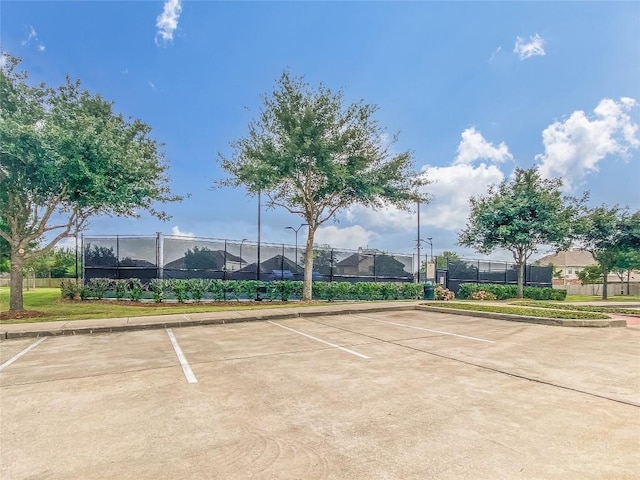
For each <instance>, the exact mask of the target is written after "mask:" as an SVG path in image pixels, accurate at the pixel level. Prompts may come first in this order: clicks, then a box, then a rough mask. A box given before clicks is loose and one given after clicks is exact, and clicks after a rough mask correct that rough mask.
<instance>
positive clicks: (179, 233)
mask: <svg viewBox="0 0 640 480" xmlns="http://www.w3.org/2000/svg"><path fill="white" fill-rule="evenodd" d="M171 235H175V236H177V237H195V236H196V235H195V234H194V233H192V232H182V231H180V228H179V227H178V226H177V225H175V226H173V227H171Z"/></svg>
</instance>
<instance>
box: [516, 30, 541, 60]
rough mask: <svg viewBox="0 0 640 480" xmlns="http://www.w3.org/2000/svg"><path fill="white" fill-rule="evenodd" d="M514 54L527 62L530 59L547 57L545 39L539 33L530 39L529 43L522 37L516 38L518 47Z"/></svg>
mask: <svg viewBox="0 0 640 480" xmlns="http://www.w3.org/2000/svg"><path fill="white" fill-rule="evenodd" d="M513 52H514V53H517V54H518V55H519V56H520V60H526V59H527V58H530V57H537V56H543V55H545V51H544V39H543V38H542V37H541V36H540V35H538V34H537V33H536V34H535V35H533V36H531V37H529V43H527V42H526V40H525V39H524V38H522V37H517V38H516V45H515V47H514V48H513Z"/></svg>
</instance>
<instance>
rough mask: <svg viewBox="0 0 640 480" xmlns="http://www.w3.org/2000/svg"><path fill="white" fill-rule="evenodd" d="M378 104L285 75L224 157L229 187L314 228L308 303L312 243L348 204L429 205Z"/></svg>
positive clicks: (306, 291)
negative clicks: (259, 197) (320, 229)
mask: <svg viewBox="0 0 640 480" xmlns="http://www.w3.org/2000/svg"><path fill="white" fill-rule="evenodd" d="M376 110H377V107H375V106H373V105H368V104H365V103H364V102H362V101H360V102H357V103H353V104H350V105H345V102H344V96H343V93H342V92H341V91H338V92H333V91H331V90H330V89H328V88H327V87H325V86H324V85H320V86H319V87H318V88H317V89H312V88H311V86H310V85H309V84H307V83H305V82H304V80H303V79H302V78H292V77H291V76H290V75H289V74H288V73H287V72H285V73H283V74H282V76H281V77H280V79H279V80H278V82H277V85H276V88H275V90H274V91H273V93H271V94H270V95H265V96H264V97H263V107H262V109H261V112H260V115H259V117H258V118H257V119H255V120H253V121H252V122H251V123H250V124H249V132H248V134H247V136H245V137H244V138H241V139H240V140H237V141H235V142H233V143H232V144H231V146H232V148H233V154H232V156H230V157H229V156H224V155H222V154H220V155H219V160H220V163H221V166H222V168H223V169H224V170H225V171H226V172H227V173H228V174H229V178H227V179H226V180H223V181H221V182H219V185H222V186H232V187H238V186H244V187H246V189H247V191H248V192H249V194H251V195H258V194H260V193H262V194H264V195H266V197H267V198H268V206H270V207H276V206H279V207H283V208H285V209H286V210H288V211H289V212H291V213H293V214H296V215H300V216H301V217H302V219H304V222H305V223H307V224H308V225H309V229H308V238H307V242H306V249H305V251H306V255H305V281H304V291H303V298H305V299H310V298H311V278H312V277H311V275H312V271H313V239H314V235H315V232H316V230H317V229H318V227H319V226H320V225H322V224H323V223H325V222H326V221H328V220H329V219H332V218H334V216H335V215H336V213H337V212H338V211H340V210H341V209H344V208H346V207H349V206H352V205H355V204H359V205H363V206H365V207H373V208H380V207H385V206H389V205H394V206H397V207H400V208H404V209H407V208H408V207H409V206H410V205H413V204H414V203H415V202H416V201H418V200H420V201H422V202H423V203H424V202H426V201H427V199H426V198H425V196H424V195H421V194H419V192H418V187H419V186H420V185H424V184H426V183H427V180H426V177H424V176H419V175H417V172H415V171H414V170H413V163H412V157H411V153H410V152H408V151H405V152H401V153H396V152H394V151H392V150H391V149H390V147H391V145H393V143H394V142H395V140H396V137H392V138H391V141H390V142H386V141H385V138H386V134H385V131H384V129H383V128H382V127H381V126H380V125H379V124H378V122H377V121H376V120H375V119H374V118H373V116H374V114H375V112H376Z"/></svg>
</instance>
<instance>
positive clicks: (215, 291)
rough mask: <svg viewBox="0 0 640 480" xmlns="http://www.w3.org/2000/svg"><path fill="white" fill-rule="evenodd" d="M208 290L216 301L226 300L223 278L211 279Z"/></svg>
mask: <svg viewBox="0 0 640 480" xmlns="http://www.w3.org/2000/svg"><path fill="white" fill-rule="evenodd" d="M207 291H208V292H209V293H210V294H211V297H212V298H213V300H215V301H216V302H220V301H222V300H224V282H223V281H222V280H219V279H214V280H211V283H209V286H208V287H207Z"/></svg>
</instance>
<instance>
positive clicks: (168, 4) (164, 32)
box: [156, 0, 182, 45]
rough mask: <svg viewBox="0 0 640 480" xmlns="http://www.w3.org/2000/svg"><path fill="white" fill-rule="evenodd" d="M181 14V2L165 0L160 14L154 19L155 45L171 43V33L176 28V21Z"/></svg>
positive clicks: (178, 0) (179, 0)
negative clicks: (155, 28)
mask: <svg viewBox="0 0 640 480" xmlns="http://www.w3.org/2000/svg"><path fill="white" fill-rule="evenodd" d="M181 12H182V2H181V0H166V1H165V2H164V8H163V10H162V14H160V15H159V16H158V18H157V19H156V27H157V28H158V31H157V32H156V45H166V44H167V43H169V42H172V41H173V32H175V31H176V29H177V28H178V19H179V18H180V13H181Z"/></svg>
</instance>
